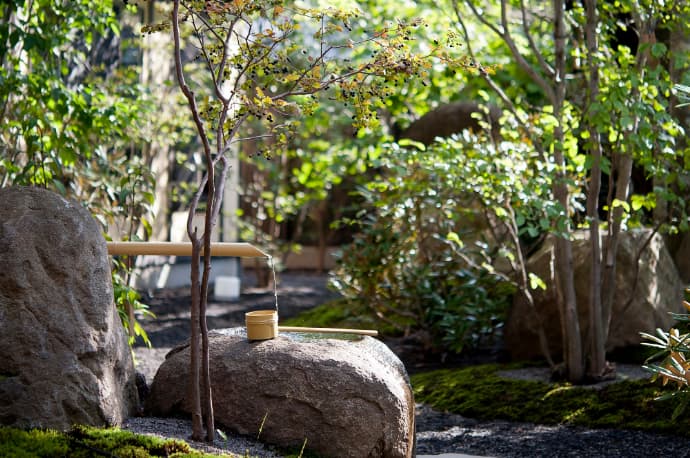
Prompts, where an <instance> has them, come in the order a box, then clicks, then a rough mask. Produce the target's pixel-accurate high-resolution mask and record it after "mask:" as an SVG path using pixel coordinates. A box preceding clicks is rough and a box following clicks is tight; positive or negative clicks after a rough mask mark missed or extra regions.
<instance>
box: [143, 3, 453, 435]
mask: <svg viewBox="0 0 690 458" xmlns="http://www.w3.org/2000/svg"><path fill="white" fill-rule="evenodd" d="M362 20H364V19H363V17H362V13H361V12H360V11H358V10H339V9H334V8H329V9H326V10H319V9H309V8H302V7H299V6H296V5H294V4H291V3H289V2H281V1H269V2H266V1H250V0H236V1H232V2H223V1H181V0H175V1H174V2H173V10H172V16H171V19H170V21H165V22H164V23H159V24H150V25H147V26H145V27H144V29H143V30H144V32H147V33H150V32H155V31H161V30H171V31H172V36H173V43H174V60H175V70H176V78H177V82H178V84H179V87H180V89H181V91H182V93H183V94H184V95H185V97H186V99H187V102H188V106H189V111H190V114H191V117H192V119H193V121H194V124H195V126H196V129H197V133H198V138H199V148H200V149H201V152H202V154H203V157H204V163H205V166H206V171H205V174H204V177H203V179H202V182H201V183H199V187H198V189H197V191H196V193H195V194H194V197H193V199H192V202H191V205H190V208H189V219H188V224H187V233H188V236H189V238H190V240H191V244H192V272H191V281H192V287H191V288H192V289H191V294H192V315H191V316H192V318H191V362H190V363H191V380H190V384H191V388H192V391H191V393H192V400H191V401H192V420H193V423H192V428H193V431H192V435H193V437H194V438H195V439H201V438H202V436H204V431H203V429H204V426H205V429H206V434H205V438H206V440H209V441H212V440H213V438H214V435H215V431H214V430H215V428H214V421H213V403H212V394H211V381H210V374H209V358H208V355H209V348H208V346H209V340H208V329H207V324H206V317H205V313H206V300H207V295H208V286H209V274H210V270H211V260H210V252H211V250H210V244H211V230H212V228H213V226H214V225H215V224H216V220H217V217H218V214H219V211H220V208H221V202H222V199H223V187H224V185H225V180H226V177H227V174H228V170H229V166H230V162H229V160H228V158H229V157H230V155H232V154H235V151H234V148H235V145H236V144H237V143H238V142H242V141H248V140H252V141H255V142H258V143H259V144H260V152H259V154H261V155H262V156H263V157H264V158H265V159H266V160H270V159H271V158H272V157H273V156H274V155H276V151H280V150H281V148H284V147H285V145H287V144H288V142H289V141H290V138H291V137H292V136H293V135H295V132H296V131H297V130H299V129H300V125H301V122H302V119H303V118H305V117H308V116H310V114H311V113H312V112H313V111H314V110H315V108H316V107H317V106H318V104H319V99H318V97H317V94H324V95H325V96H326V97H330V98H332V99H334V100H337V101H339V102H341V103H342V104H343V107H344V109H345V110H349V111H350V112H351V117H352V121H353V126H354V128H355V129H357V130H358V129H367V128H371V127H374V126H376V125H377V124H378V120H377V110H378V109H379V108H380V107H381V101H380V100H381V98H382V97H385V96H386V94H387V93H388V91H389V90H390V87H391V86H392V85H394V84H397V83H399V82H400V81H403V80H409V79H410V78H414V77H419V78H424V76H425V73H426V71H427V68H428V67H429V66H430V62H429V60H430V58H438V59H439V60H440V61H442V62H445V63H447V64H449V65H455V61H454V59H453V58H452V57H451V56H450V55H449V54H448V53H446V52H445V51H444V50H443V49H442V46H434V47H431V48H429V49H428V53H427V54H426V55H424V56H419V55H415V54H413V53H412V52H411V51H410V47H409V42H410V39H411V30H413V29H415V28H417V27H420V25H421V21H418V20H414V21H410V22H407V23H406V22H398V21H391V22H389V23H386V24H384V25H383V26H382V27H380V28H377V29H376V30H374V29H372V30H368V31H367V32H365V33H362V34H354V33H352V32H351V30H352V27H351V25H350V23H351V22H353V21H362ZM305 36H306V37H307V39H305V38H304V37H305ZM298 38H299V39H298ZM363 50H366V51H367V57H366V59H364V58H359V57H358V56H361V53H362V51H363ZM194 65H198V66H201V68H202V69H203V70H204V72H203V73H204V78H203V79H201V80H199V79H197V80H192V79H191V78H190V77H189V73H188V70H189V69H190V68H191V67H192V66H194ZM250 121H252V122H254V123H256V124H257V125H258V126H259V128H258V129H257V130H256V133H255V134H254V135H252V137H251V138H247V137H242V136H241V135H240V134H239V133H240V127H241V126H243V125H244V124H245V123H248V122H250ZM204 201H205V205H203V204H204ZM202 208H203V210H204V216H205V219H204V224H203V227H196V226H195V225H194V219H193V216H194V214H195V213H196V212H197V210H200V209H202ZM202 252H203V255H202ZM202 258H203V259H202ZM200 264H202V266H203V267H202V268H200V267H199V266H200Z"/></svg>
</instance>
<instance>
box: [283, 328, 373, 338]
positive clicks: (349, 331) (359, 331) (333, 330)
mask: <svg viewBox="0 0 690 458" xmlns="http://www.w3.org/2000/svg"><path fill="white" fill-rule="evenodd" d="M278 332H324V333H331V334H359V335H362V336H372V337H376V336H378V335H379V332H378V331H376V330H372V329H345V328H307V327H304V328H303V327H300V326H278Z"/></svg>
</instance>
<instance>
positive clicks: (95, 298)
mask: <svg viewBox="0 0 690 458" xmlns="http://www.w3.org/2000/svg"><path fill="white" fill-rule="evenodd" d="M0 266H2V267H1V268H0V339H1V342H2V345H0V424H4V425H13V426H19V427H34V426H35V427H46V428H56V429H68V428H70V427H71V426H72V425H73V424H76V423H79V424H86V425H117V424H120V423H121V422H122V421H123V420H124V419H126V418H127V416H129V414H130V413H132V412H133V411H135V409H136V408H137V406H138V397H137V392H136V385H135V381H134V380H135V379H134V366H133V363H132V355H131V353H130V351H129V347H128V345H127V341H126V337H125V335H124V330H123V328H122V325H121V322H120V319H119V317H118V314H117V310H116V309H115V306H114V303H113V288H112V284H111V278H110V263H109V261H108V254H107V249H106V245H105V240H104V238H103V236H102V235H101V231H100V229H99V227H98V225H97V224H96V222H95V221H94V220H93V218H92V217H91V215H90V214H89V212H88V211H86V210H85V209H84V208H82V207H81V206H80V205H79V204H77V203H75V202H72V201H68V200H65V199H63V198H62V197H60V196H58V195H57V194H54V193H51V192H49V191H46V190H44V189H39V188H6V189H0Z"/></svg>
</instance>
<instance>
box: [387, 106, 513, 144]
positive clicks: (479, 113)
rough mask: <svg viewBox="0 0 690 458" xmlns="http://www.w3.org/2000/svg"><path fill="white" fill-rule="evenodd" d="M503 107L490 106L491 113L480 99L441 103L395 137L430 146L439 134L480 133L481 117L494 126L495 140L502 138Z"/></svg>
mask: <svg viewBox="0 0 690 458" xmlns="http://www.w3.org/2000/svg"><path fill="white" fill-rule="evenodd" d="M500 117H501V110H500V109H499V108H498V107H497V106H494V105H492V106H490V107H489V112H488V114H487V113H486V112H485V110H484V109H483V108H482V107H481V105H480V104H479V103H477V102H469V101H460V102H453V103H449V104H446V105H441V106H439V107H437V108H435V109H433V110H431V111H429V112H427V113H426V114H425V115H424V116H422V117H421V118H419V119H418V120H416V121H414V122H413V123H412V124H410V126H409V127H408V128H407V129H405V130H404V131H402V132H400V133H399V135H396V139H403V138H407V139H410V140H415V141H418V142H420V143H424V144H425V145H430V144H431V143H433V142H434V140H435V139H436V137H450V136H451V135H453V134H457V133H459V132H462V131H463V130H465V129H471V130H473V131H474V132H479V131H480V130H481V129H482V128H483V126H482V125H481V123H480V119H482V120H483V121H485V122H486V123H487V124H488V125H490V126H491V136H492V138H494V139H495V140H499V139H500V138H499V137H500V132H499V131H500V125H499V123H498V121H499V119H500Z"/></svg>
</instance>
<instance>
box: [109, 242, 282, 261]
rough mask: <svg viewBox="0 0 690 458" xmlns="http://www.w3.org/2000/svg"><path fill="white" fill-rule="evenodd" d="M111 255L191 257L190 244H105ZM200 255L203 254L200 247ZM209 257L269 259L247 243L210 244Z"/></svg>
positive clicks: (265, 254)
mask: <svg viewBox="0 0 690 458" xmlns="http://www.w3.org/2000/svg"><path fill="white" fill-rule="evenodd" d="M106 245H107V246H108V254H111V255H144V254H151V255H164V256H191V255H192V244H191V242H106ZM201 254H202V255H203V254H204V249H203V247H202V249H201ZM211 256H239V257H248V258H270V256H269V255H268V254H267V253H264V252H263V251H261V250H259V249H258V248H256V247H255V246H254V245H251V244H249V243H240V242H237V243H229V242H215V243H212V244H211Z"/></svg>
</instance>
